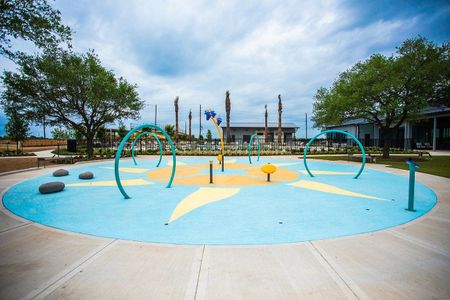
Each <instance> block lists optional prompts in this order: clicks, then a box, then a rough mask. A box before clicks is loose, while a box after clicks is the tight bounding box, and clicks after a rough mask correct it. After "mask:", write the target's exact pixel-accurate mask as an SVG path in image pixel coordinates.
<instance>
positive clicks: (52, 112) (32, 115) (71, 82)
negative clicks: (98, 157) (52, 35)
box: [1, 50, 143, 158]
mask: <svg viewBox="0 0 450 300" xmlns="http://www.w3.org/2000/svg"><path fill="white" fill-rule="evenodd" d="M17 64H18V66H19V68H18V71H17V73H14V72H4V73H3V76H2V80H3V85H4V91H3V93H2V100H1V103H2V104H3V106H4V107H7V108H13V109H15V110H17V111H20V112H21V113H23V114H26V115H27V117H28V118H29V119H30V120H38V118H39V117H40V116H41V114H42V112H45V115H46V116H47V118H46V122H47V123H48V124H49V125H60V124H62V125H65V126H67V127H70V128H72V129H73V130H76V131H77V132H79V133H80V134H82V135H83V136H84V137H85V139H86V146H87V155H88V157H89V158H91V157H92V156H93V154H94V137H95V134H96V133H97V131H98V129H99V128H100V127H101V126H103V125H105V124H107V123H113V122H115V121H118V120H119V121H120V120H123V119H137V118H138V117H139V111H140V110H141V109H142V107H143V102H142V101H141V100H140V99H139V96H138V94H137V91H136V86H135V85H132V84H130V83H128V82H127V81H126V80H125V79H123V78H122V77H120V78H116V77H115V75H114V73H113V72H112V71H109V70H106V69H105V68H104V67H102V66H101V63H100V60H99V59H98V57H97V56H96V55H95V54H94V53H93V52H88V53H85V54H75V53H72V52H68V51H62V50H59V51H45V52H44V53H43V54H40V55H37V56H28V55H23V56H21V57H20V59H19V60H18V61H17Z"/></svg>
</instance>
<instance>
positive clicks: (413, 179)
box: [406, 158, 420, 211]
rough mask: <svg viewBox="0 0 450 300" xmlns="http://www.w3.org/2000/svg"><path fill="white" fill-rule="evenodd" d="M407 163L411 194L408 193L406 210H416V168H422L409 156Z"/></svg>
mask: <svg viewBox="0 0 450 300" xmlns="http://www.w3.org/2000/svg"><path fill="white" fill-rule="evenodd" d="M406 163H407V164H408V165H409V194H408V208H407V209H406V210H409V211H416V210H415V209H414V186H415V183H416V169H418V168H420V166H419V164H417V163H415V162H413V161H412V160H411V158H408V160H407V161H406Z"/></svg>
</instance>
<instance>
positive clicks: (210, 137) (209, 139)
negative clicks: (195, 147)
mask: <svg viewBox="0 0 450 300" xmlns="http://www.w3.org/2000/svg"><path fill="white" fill-rule="evenodd" d="M206 141H207V142H208V143H211V142H212V133H211V130H209V129H208V131H207V132H206Z"/></svg>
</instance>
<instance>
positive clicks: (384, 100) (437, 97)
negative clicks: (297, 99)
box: [313, 37, 450, 158]
mask: <svg viewBox="0 0 450 300" xmlns="http://www.w3.org/2000/svg"><path fill="white" fill-rule="evenodd" d="M449 69H450V65H449V44H442V45H441V46H437V45H435V44H433V43H431V42H429V41H427V40H426V39H424V38H422V37H418V38H415V39H409V40H406V41H404V42H403V44H402V46H401V47H400V48H398V49H397V54H396V55H392V56H390V57H386V56H384V55H381V54H374V55H372V56H371V57H370V58H369V59H367V60H365V61H363V62H359V63H357V64H356V65H355V66H353V67H352V68H351V69H349V70H347V71H345V72H343V73H341V74H340V75H339V76H338V78H337V80H336V81H335V82H334V83H333V85H332V86H331V87H330V88H329V89H326V88H320V89H319V90H318V91H317V93H316V95H315V96H314V100H315V102H314V110H313V114H314V116H313V120H314V123H315V126H316V127H322V126H327V125H340V124H342V123H343V121H344V120H345V119H349V118H363V119H365V120H367V121H369V122H373V123H375V124H376V125H378V126H379V127H380V130H381V132H382V135H383V139H384V141H383V157H384V158H388V157H389V148H390V141H391V138H392V135H393V133H394V132H395V131H396V130H397V129H398V128H399V126H400V125H401V124H402V123H403V122H404V121H405V120H406V119H408V118H413V117H415V116H416V115H417V113H419V112H420V111H421V110H422V109H424V108H425V107H427V106H429V105H436V104H446V103H447V104H448V103H449V96H450V94H449V93H448V91H449V84H450V76H449Z"/></svg>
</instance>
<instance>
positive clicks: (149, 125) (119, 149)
mask: <svg viewBox="0 0 450 300" xmlns="http://www.w3.org/2000/svg"><path fill="white" fill-rule="evenodd" d="M143 128H153V129H156V130H158V131H160V132H161V133H162V134H164V136H165V137H166V139H167V141H168V142H169V144H170V150H171V152H172V161H173V162H172V175H171V176H170V179H169V183H168V184H167V188H170V186H171V185H172V181H173V178H174V177H175V170H176V167H177V158H176V152H175V146H174V144H173V142H172V139H171V138H170V136H169V135H168V134H167V132H165V131H164V129H162V128H161V127H158V126H156V125H153V124H143V125H139V126H138V127H136V128H133V129H132V130H130V132H128V133H127V135H126V136H125V137H124V138H123V140H122V142H120V145H119V148H118V149H117V152H116V158H115V160H114V176H115V179H116V183H117V187H118V188H119V190H120V192H121V193H122V195H123V196H124V197H125V199H129V198H130V196H128V194H127V193H126V192H125V190H124V188H123V186H122V183H121V181H120V175H119V160H120V155H121V154H122V151H123V147H125V144H126V142H127V141H128V139H129V138H130V137H131V136H132V135H133V133H135V132H136V131H139V130H141V129H143Z"/></svg>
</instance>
